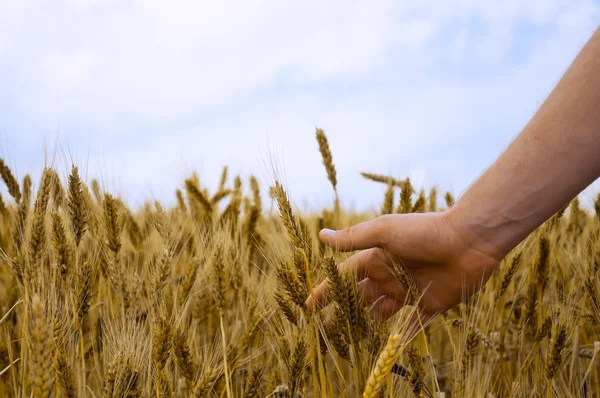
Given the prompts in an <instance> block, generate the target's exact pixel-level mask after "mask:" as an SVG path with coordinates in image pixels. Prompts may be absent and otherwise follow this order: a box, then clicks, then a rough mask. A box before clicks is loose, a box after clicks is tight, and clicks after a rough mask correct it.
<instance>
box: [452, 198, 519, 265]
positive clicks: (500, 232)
mask: <svg viewBox="0 0 600 398" xmlns="http://www.w3.org/2000/svg"><path fill="white" fill-rule="evenodd" d="M468 207H469V206H464V204H462V203H457V204H456V206H454V207H453V208H452V209H450V210H447V211H446V212H445V218H446V221H447V223H448V224H449V226H450V228H451V229H452V230H453V232H454V234H455V235H456V236H457V238H458V239H459V240H460V242H461V243H462V245H463V247H464V251H465V252H471V253H473V252H474V253H477V254H479V255H482V256H483V257H484V258H489V259H490V260H491V262H495V263H500V261H502V259H503V258H504V257H505V256H506V255H507V254H508V253H509V252H510V248H508V249H507V244H506V237H510V236H511V232H510V231H509V229H510V225H509V224H506V223H504V222H501V221H500V220H494V219H493V217H492V216H491V215H490V214H487V215H485V216H481V215H479V214H477V213H476V212H474V211H472V210H471V209H468Z"/></svg>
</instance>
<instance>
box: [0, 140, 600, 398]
mask: <svg viewBox="0 0 600 398" xmlns="http://www.w3.org/2000/svg"><path fill="white" fill-rule="evenodd" d="M315 135H316V141H317V142H316V145H315V150H319V151H320V153H321V155H322V158H323V165H324V173H326V176H327V178H328V179H329V181H330V182H331V186H332V192H331V196H332V201H331V206H330V207H329V208H325V209H323V210H322V211H319V212H314V213H311V214H305V213H302V212H300V211H298V210H297V207H295V206H294V205H293V203H294V200H293V199H294V198H292V197H290V196H288V192H287V191H286V189H285V187H284V185H282V184H281V183H280V182H279V181H277V180H276V179H275V180H274V181H273V184H271V186H269V187H262V186H259V183H258V180H257V179H256V178H254V177H251V178H249V179H248V180H247V181H243V180H242V179H241V178H240V177H239V176H236V177H234V178H231V176H229V175H228V169H227V168H226V167H225V168H224V169H223V170H222V172H221V180H220V184H219V185H218V186H217V187H212V188H211V187H207V186H204V185H203V184H202V180H201V179H200V178H199V176H198V175H196V174H193V175H191V176H189V178H188V179H186V180H185V181H182V182H181V184H180V189H177V190H176V192H174V193H173V194H174V197H175V198H176V202H175V203H176V205H175V206H173V207H167V206H165V205H162V204H161V203H158V202H156V201H148V202H147V203H146V205H145V206H144V208H143V209H139V210H134V209H131V208H129V207H127V206H126V204H125V203H124V202H123V201H122V200H121V199H119V198H118V197H116V196H113V195H111V193H110V192H104V191H103V190H102V188H101V187H100V184H99V183H98V181H96V180H91V181H84V180H83V178H82V176H81V174H80V172H79V170H78V168H77V166H76V165H70V164H69V165H68V170H69V172H68V173H65V174H66V175H60V174H59V172H58V171H57V170H58V169H59V168H58V167H46V168H45V169H44V170H43V173H42V176H41V179H40V181H32V179H31V178H30V177H29V176H25V178H24V179H23V181H18V180H17V179H16V178H15V177H14V173H13V171H11V170H10V169H9V167H7V165H6V164H5V162H4V161H3V160H1V159H0V174H1V177H2V180H3V181H4V183H5V184H6V188H7V189H6V190H5V192H7V193H8V195H9V196H10V197H5V198H3V199H2V198H1V197H0V396H2V397H68V398H70V397H149V398H151V397H156V398H159V397H228V398H231V397H294V398H295V397H361V396H362V397H413V396H415V397H436V398H438V397H486V398H487V397H489V398H491V397H530V396H534V397H580V396H581V397H600V371H599V370H600V360H599V358H598V356H599V354H598V352H599V351H600V287H599V285H600V221H599V220H600V196H599V197H598V200H596V207H595V212H593V211H587V210H585V209H584V208H582V207H581V206H580V204H579V201H578V199H577V198H576V199H574V200H573V201H572V202H571V203H570V205H569V206H568V207H566V208H564V209H562V210H561V211H560V212H558V213H557V214H555V215H554V216H553V217H552V218H551V219H550V220H548V221H547V222H546V223H545V224H544V225H542V226H541V227H540V228H538V230H536V231H535V232H534V233H532V234H531V235H530V236H529V237H528V238H527V239H526V240H525V241H523V242H522V243H521V244H520V245H519V246H518V247H517V248H515V249H514V250H513V251H512V252H511V253H510V254H509V255H508V256H507V257H506V258H505V259H504V260H503V261H502V263H501V264H500V266H499V267H498V269H497V270H496V272H495V273H494V275H493V276H492V277H491V279H490V280H489V282H488V283H487V284H486V285H485V286H484V287H483V289H481V290H480V291H479V292H478V293H477V294H475V295H474V296H471V297H469V298H468V299H467V300H466V301H465V302H464V303H462V304H460V305H459V306H457V307H456V308H454V309H452V310H450V311H448V312H446V313H444V314H441V315H439V316H437V317H436V318H434V319H433V321H431V322H430V323H428V324H427V325H421V327H420V328H419V330H417V331H415V330H414V329H412V328H411V327H410V326H409V325H411V323H409V320H410V319H414V318H413V316H414V314H415V312H416V311H417V306H415V304H416V302H417V300H418V299H419V292H417V291H416V290H415V288H414V284H412V283H411V281H412V279H411V276H410V275H409V274H407V273H406V272H405V271H403V269H402V268H401V267H398V268H397V269H396V270H394V271H395V272H396V274H395V275H397V277H398V279H399V280H400V282H401V284H402V285H403V286H404V287H405V289H406V290H407V292H409V294H408V295H407V297H408V298H409V300H408V302H407V305H406V306H405V308H403V309H402V310H401V311H400V312H399V313H397V314H396V315H395V316H394V317H392V318H391V319H389V320H388V321H386V322H385V323H383V324H380V323H377V322H375V321H374V320H373V319H371V318H370V317H369V316H368V315H367V312H366V309H365V308H363V306H362V305H361V300H360V297H359V296H358V295H357V281H356V279H355V278H354V277H353V276H352V275H347V274H341V273H340V272H339V270H338V269H337V266H336V264H338V263H339V262H340V261H341V260H343V259H344V258H346V257H347V256H348V254H345V253H341V252H337V251H335V250H332V249H331V248H326V247H325V246H324V245H323V244H322V243H321V242H320V241H319V238H318V232H319V231H320V229H322V228H325V227H327V228H332V229H339V228H343V227H347V226H350V225H353V224H355V223H357V222H359V221H363V220H367V219H370V218H373V217H376V216H377V215H379V214H387V213H410V212H435V211H441V210H443V209H446V208H449V207H451V206H452V205H453V203H454V198H453V196H452V194H451V193H445V194H444V195H442V193H439V194H438V191H437V190H436V189H435V188H431V189H425V188H422V189H421V188H418V189H417V188H415V187H413V186H412V184H411V181H410V180H409V179H408V178H402V179H397V178H393V177H391V176H385V175H378V174H372V173H363V175H362V177H360V176H357V178H363V177H364V178H368V179H370V180H372V181H373V184H372V186H373V189H379V190H381V191H382V193H383V192H384V195H382V204H381V206H380V208H378V209H377V210H374V211H371V212H365V213H351V212H348V211H346V210H345V209H344V205H343V203H344V198H339V197H338V194H337V174H336V170H335V166H334V162H333V155H332V151H331V150H330V148H329V144H328V142H327V138H326V136H325V133H324V131H323V130H321V129H317V131H316V134H315ZM217 172H219V171H217ZM267 193H268V195H267ZM263 194H264V195H263ZM442 196H443V198H442ZM265 197H268V198H269V200H270V201H269V203H263V202H264V198H265ZM440 202H444V203H443V205H442V203H440ZM324 278H328V279H329V281H330V285H331V297H332V299H333V301H334V303H333V304H331V305H329V306H328V307H327V308H325V309H321V310H315V309H314V308H308V307H307V306H306V304H305V302H306V299H307V297H308V296H309V294H310V291H311V289H312V288H313V287H315V286H316V285H317V284H318V283H319V282H321V281H322V280H323V279H324Z"/></svg>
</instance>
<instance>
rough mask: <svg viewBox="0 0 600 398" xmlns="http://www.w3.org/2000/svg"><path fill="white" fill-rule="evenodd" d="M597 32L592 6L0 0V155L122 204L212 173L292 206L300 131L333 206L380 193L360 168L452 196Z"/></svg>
mask: <svg viewBox="0 0 600 398" xmlns="http://www.w3.org/2000/svg"><path fill="white" fill-rule="evenodd" d="M599 25H600V0H564V1H563V0H532V1H516V0H507V1H503V2H489V1H480V0H456V1H452V0H443V1H437V0H418V1H416V0H402V1H386V0H383V1H371V2H358V1H356V2H355V1H337V0H336V1H325V0H321V1H312V0H307V1H303V2H282V1H277V0H257V1H227V0H225V1H219V2H209V1H199V0H194V1H192V0H189V1H188V0H170V1H168V2H167V1H158V0H130V1H119V0H52V1H44V0H36V1H33V0H31V1H29V0H0V157H2V158H3V159H5V160H6V161H7V163H8V164H9V165H10V167H11V168H12V169H13V170H14V171H15V173H16V174H17V175H18V177H19V178H22V177H23V176H24V175H25V174H27V173H29V174H31V175H32V176H34V178H35V176H39V174H40V172H41V170H42V169H43V167H44V165H45V164H53V165H55V166H56V167H57V168H58V170H59V172H60V173H61V175H63V176H64V177H66V176H67V174H68V171H69V169H70V166H71V163H72V162H75V164H77V165H78V166H79V167H80V168H81V169H82V170H83V171H84V172H85V175H86V178H87V179H88V180H90V179H91V178H98V180H99V181H100V182H101V185H102V186H103V187H104V188H105V189H107V190H108V191H110V192H113V193H115V194H118V195H121V196H122V197H123V198H124V199H125V200H126V201H127V202H129V203H130V204H131V205H133V206H139V205H142V204H143V202H144V201H145V200H147V199H154V198H156V199H159V200H162V201H166V202H168V203H172V202H173V201H174V191H175V189H176V188H177V187H180V186H182V184H183V181H184V179H185V178H186V177H188V176H189V175H190V174H191V173H192V172H193V171H197V172H198V174H199V176H200V180H201V183H202V184H203V185H204V186H207V187H209V189H214V188H215V187H216V185H217V184H218V180H219V175H220V172H221V168H222V166H224V165H227V166H229V169H230V173H231V175H235V174H240V175H241V176H242V177H243V178H247V177H248V176H249V175H250V174H255V175H256V176H257V177H258V178H259V180H260V181H261V183H262V184H263V186H265V187H266V186H268V185H269V184H271V183H272V182H273V179H274V178H275V177H277V178H279V179H281V180H282V181H284V183H285V184H286V186H287V188H288V191H289V195H290V196H291V198H292V199H293V201H294V202H295V204H296V205H298V206H300V207H302V208H305V209H312V208H318V207H321V206H328V205H331V202H332V199H333V192H332V190H331V188H330V186H329V183H328V181H327V176H326V173H325V170H324V168H323V166H322V164H321V160H320V155H319V152H318V147H317V143H316V140H315V136H314V135H315V129H316V128H317V127H319V128H323V129H324V130H325V132H326V134H327V136H328V138H329V143H330V146H331V150H332V153H333V160H334V163H335V165H336V168H337V173H338V189H339V195H340V200H341V201H342V203H343V204H344V205H346V206H352V207H355V208H358V209H367V208H377V207H378V206H379V205H380V203H381V201H382V199H383V193H384V190H385V187H383V186H380V185H379V184H376V183H373V182H369V181H366V180H364V179H363V178H362V177H361V176H360V172H361V171H367V172H372V173H379V174H388V175H393V176H395V177H398V178H403V177H405V176H410V177H411V178H412V179H413V182H414V184H415V185H416V186H417V188H421V187H423V188H425V189H429V188H430V187H431V186H434V185H435V186H437V187H439V189H441V190H444V191H445V190H450V191H452V192H453V193H454V194H455V195H456V196H460V194H461V193H462V192H464V190H465V189H466V188H468V186H469V184H470V183H472V182H473V180H474V179H476V178H477V177H478V176H479V175H480V174H481V173H482V172H483V171H484V170H485V169H486V168H487V167H488V166H489V165H490V164H491V163H492V162H493V161H494V159H495V158H496V157H497V156H498V155H499V154H500V153H501V152H502V151H503V149H504V148H505V147H506V146H507V145H508V144H509V143H510V141H511V139H512V138H514V137H515V135H517V134H518V133H519V131H520V130H521V129H522V128H523V127H524V126H525V124H526V123H527V121H528V120H529V119H530V118H531V117H532V116H533V114H534V113H535V111H536V109H537V108H538V107H539V106H540V105H541V103H542V102H543V100H544V99H545V97H546V96H547V95H548V94H549V92H550V91H551V90H552V88H553V86H554V85H555V84H556V83H557V81H558V79H559V78H560V77H561V75H562V73H563V72H564V71H565V70H566V68H567V67H568V66H569V64H570V63H571V61H572V60H573V58H574V57H575V56H576V54H577V53H578V51H579V50H580V49H581V47H582V46H583V45H584V44H585V42H586V41H587V39H588V38H589V37H590V36H591V34H592V33H593V31H594V30H595V29H596V28H597V27H598V26H599ZM2 189H4V187H3V188H2ZM1 192H2V193H3V195H4V197H5V200H6V198H7V195H5V191H1Z"/></svg>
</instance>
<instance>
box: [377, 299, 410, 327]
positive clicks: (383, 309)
mask: <svg viewBox="0 0 600 398" xmlns="http://www.w3.org/2000/svg"><path fill="white" fill-rule="evenodd" d="M403 306H404V302H402V301H400V300H396V299H394V298H392V297H388V296H381V297H379V298H378V299H377V300H376V301H375V303H373V305H372V306H371V308H369V314H370V315H371V316H372V317H373V318H375V320H376V321H378V322H380V323H383V322H385V321H386V320H387V319H388V318H390V317H391V316H392V315H394V314H395V313H396V312H398V311H399V310H400V308H402V307H403Z"/></svg>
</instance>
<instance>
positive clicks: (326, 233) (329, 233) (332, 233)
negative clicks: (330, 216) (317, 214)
mask: <svg viewBox="0 0 600 398" xmlns="http://www.w3.org/2000/svg"><path fill="white" fill-rule="evenodd" d="M321 235H322V236H326V237H329V238H333V237H334V236H335V231H334V230H332V229H322V230H321Z"/></svg>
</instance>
